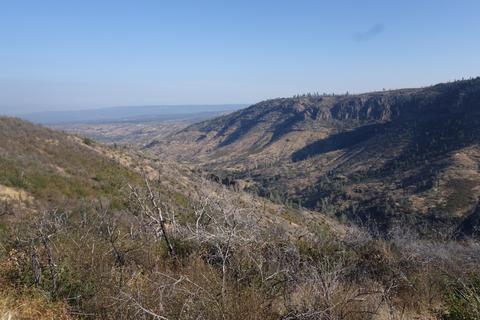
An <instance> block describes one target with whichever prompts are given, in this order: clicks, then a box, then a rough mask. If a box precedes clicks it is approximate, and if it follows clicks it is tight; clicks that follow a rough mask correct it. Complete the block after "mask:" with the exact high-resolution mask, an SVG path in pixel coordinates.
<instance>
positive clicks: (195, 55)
mask: <svg viewBox="0 0 480 320" xmlns="http://www.w3.org/2000/svg"><path fill="white" fill-rule="evenodd" d="M479 54H480V1H477V0H472V1H468V0H464V1H462V0H459V1H447V0H435V1H434V0H424V1H422V0H416V1H393V0H392V1H389V0H382V1H368V0H363V1H307V0H295V1H294V0H290V1H287V0H276V1H270V0H265V1H262V0H256V1H247V0H243V1H235V0H231V1H227V0H223V1H203V0H196V1H181V0H178V1H161V0H156V1H154V0H151V1H147V0H131V1H126V0H115V1H113V0H101V1H100V0H83V1H80V0H78V1H75V0H68V1H67V0H61V1H54V0H42V1H38V0H31V1H23V0H10V1H7V0H0V113H22V112H31V111H41V110H69V109H85V108H98V107H107V106H119V105H158V104H206V103H212V104H217V103H253V102H256V101H259V100H263V99H267V98H273V97H279V96H290V95H293V94H296V93H302V92H309V91H319V92H345V91H347V90H348V91H350V92H363V91H370V90H377V89H382V88H387V89H388V88H399V87H415V86H424V85H429V84H433V83H437V82H442V81H448V80H452V79H458V78H461V77H470V76H478V75H480V55H479Z"/></svg>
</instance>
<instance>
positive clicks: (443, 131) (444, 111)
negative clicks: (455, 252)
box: [147, 78, 480, 229]
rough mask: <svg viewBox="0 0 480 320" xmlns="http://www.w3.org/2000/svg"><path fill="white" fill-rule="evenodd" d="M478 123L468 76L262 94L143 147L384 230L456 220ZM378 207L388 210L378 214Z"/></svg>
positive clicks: (476, 94) (478, 90)
mask: <svg viewBox="0 0 480 320" xmlns="http://www.w3.org/2000/svg"><path fill="white" fill-rule="evenodd" d="M479 127H480V78H474V79H470V80H463V81H456V82H452V83H442V84H437V85H434V86H430V87H426V88H418V89H400V90H394V91H384V92H373V93H364V94H359V95H342V96H301V97H293V98H279V99H273V100H267V101H263V102H260V103H258V104H255V105H253V106H250V107H249V108H246V109H242V110H239V111H237V112H234V113H232V114H228V115H225V116H222V117H219V118H216V119H213V120H207V121H203V122H200V123H198V124H193V125H191V126H189V127H187V128H185V129H183V130H181V131H180V132H177V133H175V134H173V135H171V136H169V137H168V139H164V140H163V141H157V142H156V143H154V144H151V145H150V146H151V147H150V148H147V149H149V150H150V152H151V153H152V154H156V155H160V156H162V157H171V158H175V159H177V160H180V161H184V162H187V163H191V164H196V165H198V166H200V167H202V168H204V169H205V170H207V171H211V172H215V173H217V174H219V175H230V176H232V177H234V178H236V179H239V180H242V181H244V182H245V183H244V185H245V186H246V188H247V189H248V190H250V191H253V192H255V193H258V194H261V195H264V196H268V197H273V198H279V199H281V201H295V202H300V203H302V204H303V205H305V206H307V207H308V208H310V209H316V210H319V211H331V212H332V214H335V215H337V216H346V217H348V219H351V220H356V219H360V220H362V221H363V222H362V223H365V221H367V220H370V219H377V220H378V221H377V222H378V224H380V225H385V228H387V229H388V228H389V227H390V226H389V225H390V223H384V222H385V221H382V220H390V219H391V218H392V217H394V218H395V219H397V218H398V219H403V218H405V217H407V219H413V220H415V221H430V220H431V221H433V222H434V224H436V223H437V222H438V223H437V224H442V225H443V224H444V223H443V222H444V221H446V222H445V225H459V224H461V220H462V219H464V218H465V217H466V216H468V215H469V214H470V212H472V210H473V212H475V207H476V206H477V203H478V197H479V195H480V194H479V187H478V186H479V185H480V180H479V179H478V177H479V176H478V174H479V171H478V165H477V158H478V155H479V152H480V151H479V145H478V143H479V141H480V131H479ZM457 154H458V155H457ZM465 185H469V186H470V189H471V191H470V194H468V195H466V194H465V190H464V189H465V188H464V186H465ZM379 201H380V202H382V204H381V205H379V204H378V202H379ZM442 201H443V202H442ZM392 203H393V205H392ZM331 207H333V209H332V208H331ZM359 208H360V209H359ZM385 211H388V212H390V211H391V213H389V214H383V213H382V214H380V213H379V212H385ZM414 224H415V223H414Z"/></svg>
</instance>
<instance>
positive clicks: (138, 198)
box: [128, 179, 176, 259]
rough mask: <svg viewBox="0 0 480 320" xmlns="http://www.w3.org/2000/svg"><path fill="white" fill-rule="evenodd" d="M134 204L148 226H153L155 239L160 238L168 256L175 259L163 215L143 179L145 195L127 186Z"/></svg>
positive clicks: (149, 187) (146, 182) (148, 185)
mask: <svg viewBox="0 0 480 320" xmlns="http://www.w3.org/2000/svg"><path fill="white" fill-rule="evenodd" d="M128 186H129V188H130V190H131V193H132V196H133V198H134V200H135V202H136V203H137V204H138V205H139V207H140V209H141V214H142V215H145V216H146V217H147V218H148V219H149V220H150V224H151V225H153V226H154V229H155V233H156V235H157V237H162V238H163V240H164V241H165V245H166V246H167V250H168V254H169V255H170V257H172V258H174V259H175V258H176V253H175V248H174V247H173V244H172V241H171V239H170V236H169V235H168V233H167V227H166V220H165V215H164V213H163V210H162V208H161V207H160V205H159V203H158V200H157V197H156V196H155V194H154V192H153V190H152V188H151V186H150V183H149V182H148V180H147V179H145V187H146V191H145V193H146V194H141V193H140V192H139V190H138V189H136V188H134V187H133V186H131V185H128Z"/></svg>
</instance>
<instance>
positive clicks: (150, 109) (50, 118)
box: [20, 104, 245, 124]
mask: <svg viewBox="0 0 480 320" xmlns="http://www.w3.org/2000/svg"><path fill="white" fill-rule="evenodd" d="M242 107H245V105H241V104H223V105H162V106H127V107H111V108H101V109H86V110H72V111H45V112H37V113H29V114H24V115H20V117H21V118H22V119H25V120H28V121H32V122H35V123H42V124H57V123H68V122H71V123H78V122H119V121H150V120H152V121H158V120H171V119H184V118H189V117H207V116H214V115H219V114H221V113H224V112H232V111H235V110H238V109H240V108H242Z"/></svg>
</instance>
